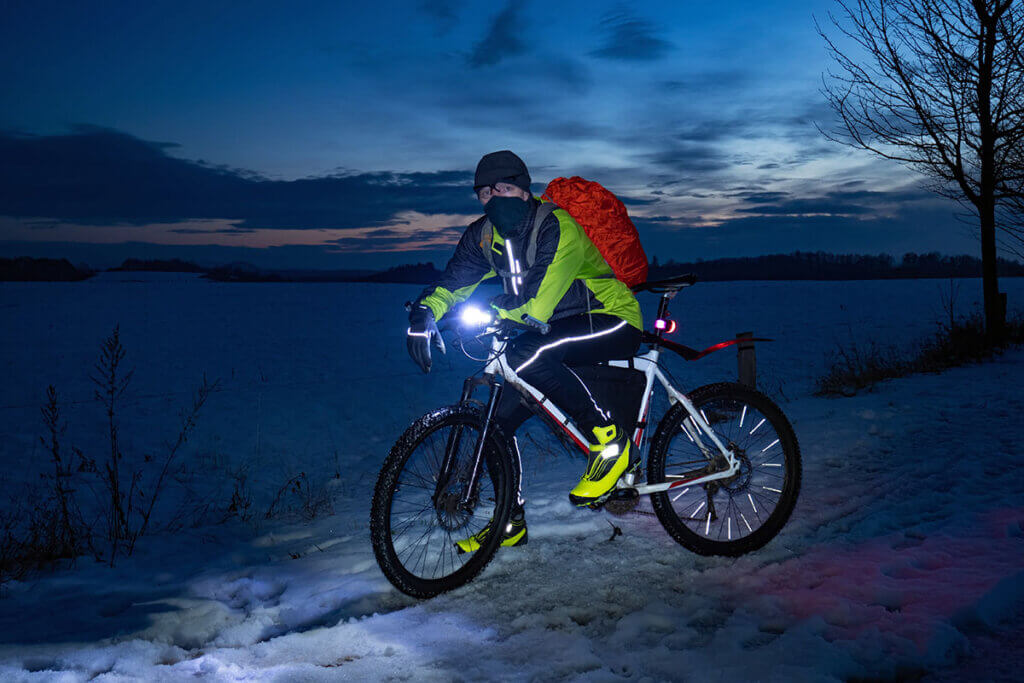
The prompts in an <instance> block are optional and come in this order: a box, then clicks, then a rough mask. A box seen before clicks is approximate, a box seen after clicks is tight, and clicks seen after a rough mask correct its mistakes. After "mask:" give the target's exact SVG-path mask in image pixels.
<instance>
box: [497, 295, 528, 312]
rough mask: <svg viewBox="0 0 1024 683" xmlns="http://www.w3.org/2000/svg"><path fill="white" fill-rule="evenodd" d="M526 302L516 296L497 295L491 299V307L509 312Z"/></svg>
mask: <svg viewBox="0 0 1024 683" xmlns="http://www.w3.org/2000/svg"><path fill="white" fill-rule="evenodd" d="M524 303H526V300H525V299H523V297H522V296H520V295H518V294H499V295H498V296H496V297H494V298H493V299H491V307H492V308H495V309H500V310H504V311H511V310H513V309H515V308H519V307H520V306H522V305H523V304H524Z"/></svg>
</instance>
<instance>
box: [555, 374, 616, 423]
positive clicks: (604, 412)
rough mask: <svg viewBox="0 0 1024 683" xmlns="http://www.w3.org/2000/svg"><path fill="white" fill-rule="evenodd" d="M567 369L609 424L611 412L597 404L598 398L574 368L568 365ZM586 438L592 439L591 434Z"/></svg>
mask: <svg viewBox="0 0 1024 683" xmlns="http://www.w3.org/2000/svg"><path fill="white" fill-rule="evenodd" d="M565 369H566V370H568V371H569V372H571V373H572V376H573V377H575V378H576V379H578V380H579V381H580V384H582V385H583V389H584V391H586V392H587V396H589V397H590V402H591V403H593V404H594V408H595V409H596V410H597V412H598V413H599V414H600V415H601V417H602V418H604V421H605V422H607V421H609V420H611V413H609V412H608V411H607V410H605V409H604V408H602V407H601V406H599V405H598V404H597V399H596V398H594V394H592V393H591V392H590V387H588V386H587V383H586V382H584V381H583V378H581V377H580V376H579V375H577V374H576V373H575V372H574V371H573V369H572V368H570V367H569V366H568V365H566V366H565ZM581 428H582V425H581ZM584 436H586V437H587V438H588V439H589V438H590V435H589V434H584Z"/></svg>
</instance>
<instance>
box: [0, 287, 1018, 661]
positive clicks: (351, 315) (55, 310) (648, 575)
mask: <svg viewBox="0 0 1024 683" xmlns="http://www.w3.org/2000/svg"><path fill="white" fill-rule="evenodd" d="M1001 284H1002V288H1003V289H1004V290H1006V291H1008V292H1009V301H1010V304H1011V309H1014V307H1015V305H1016V306H1019V305H1020V302H1021V301H1022V300H1024V282H1021V281H1019V280H1009V279H1007V280H1004V281H1003V282H1002V283H1001ZM948 286H949V285H948V282H940V281H900V282H845V283H816V282H799V283H792V282H771V283H701V284H699V285H697V286H696V287H694V288H693V289H691V290H688V291H686V292H683V293H682V294H681V295H680V297H679V298H678V299H676V301H675V302H674V306H673V310H674V312H675V314H676V317H677V319H678V320H679V321H680V323H681V326H682V332H681V333H680V334H678V335H677V336H676V338H677V339H680V340H681V341H683V342H684V343H687V344H689V345H691V346H696V347H703V346H707V345H710V344H711V343H714V342H716V341H719V340H721V339H724V338H729V337H732V336H733V334H734V333H736V332H740V331H745V330H753V331H754V332H755V333H757V334H759V335H764V336H769V337H772V338H774V339H776V340H777V341H776V342H774V343H771V344H761V345H759V346H758V369H759V378H760V380H761V386H762V389H764V390H766V391H768V392H769V393H771V394H773V395H774V396H775V397H776V399H777V400H779V402H780V404H781V405H782V407H783V409H784V410H785V412H786V413H787V414H788V415H789V417H790V419H791V421H792V422H793V424H794V427H795V429H796V432H797V436H798V438H799V439H800V445H801V449H802V452H803V457H804V479H803V487H802V491H801V497H800V500H799V502H798V504H797V507H796V510H795V511H794V513H793V517H792V519H791V520H790V522H789V524H788V525H787V526H786V527H785V528H784V530H783V531H782V533H781V534H780V535H779V537H778V538H777V539H775V540H774V541H773V542H771V543H770V544H769V545H768V546H767V547H765V548H764V549H763V550H761V551H759V552H756V553H754V554H752V555H748V556H745V557H741V558H737V559H722V558H701V557H698V556H696V555H693V554H691V553H688V552H687V551H685V550H683V549H682V548H681V547H679V546H678V545H676V544H675V543H674V542H673V541H672V540H671V539H670V538H669V537H668V535H667V534H666V533H665V532H664V531H663V530H662V529H661V527H660V526H659V525H658V523H657V520H656V519H654V518H653V517H649V516H646V515H639V514H634V515H629V516H626V517H611V516H610V515H608V513H605V512H600V513H593V512H589V511H579V510H576V509H574V508H573V507H571V506H570V505H569V503H568V500H567V498H566V492H567V491H568V489H569V488H571V487H572V485H573V484H574V483H575V481H576V479H577V478H578V476H579V474H580V470H581V462H580V461H579V460H577V459H574V458H572V457H570V456H569V455H568V454H566V453H565V452H564V451H562V450H560V449H559V448H558V447H557V446H556V445H554V444H553V443H552V442H551V440H550V439H547V438H545V435H544V434H543V433H542V432H541V431H539V429H538V426H532V427H531V428H530V429H529V433H530V434H531V435H532V436H533V438H534V439H535V440H536V441H537V442H538V443H537V445H533V444H531V445H530V446H528V447H527V448H526V449H525V451H526V452H525V459H526V462H525V468H526V481H525V494H526V498H527V500H528V503H527V521H528V524H529V527H530V543H529V545H527V546H526V547H524V548H521V549H510V550H503V551H501V552H500V553H499V555H498V557H497V559H496V560H495V561H494V562H493V563H492V564H491V565H489V566H488V568H487V569H486V570H485V571H484V573H483V574H482V575H481V576H480V577H479V578H478V579H477V580H476V581H475V582H473V583H472V584H470V585H469V586H467V587H465V588H463V589H460V590H458V591H455V592H453V593H449V594H445V595H442V596H440V597H438V598H435V599H433V600H430V601H426V602H417V601H415V600H412V599H410V598H407V597H405V596H403V595H401V594H400V593H398V592H397V591H395V590H394V589H392V588H391V587H390V585H389V584H388V583H387V581H386V580H385V579H384V578H383V576H382V575H381V573H380V571H379V570H378V569H377V567H376V564H375V562H374V559H373V554H372V550H371V548H370V544H369V538H368V528H367V527H368V523H367V517H368V511H369V497H370V493H371V489H372V485H373V482H374V480H375V478H376V472H377V469H378V468H379V466H380V462H381V460H382V458H383V456H384V454H385V453H386V451H387V449H388V448H389V447H390V444H391V443H392V442H393V441H394V439H395V438H396V437H397V435H398V434H399V433H400V432H401V430H402V429H404V427H405V426H406V425H407V424H408V423H409V422H410V421H411V420H412V419H413V418H414V417H416V416H418V415H419V414H422V413H423V412H425V411H426V410H427V409H429V408H432V407H436V406H437V405H440V404H442V403H448V402H451V401H452V400H454V399H455V398H456V397H457V392H458V390H459V386H460V383H461V378H462V377H463V376H465V375H466V374H468V370H469V368H470V367H471V365H470V364H469V363H468V361H464V360H460V359H457V358H454V357H452V354H451V353H449V357H450V358H451V361H450V362H449V361H442V362H440V363H438V364H436V365H435V372H434V373H432V374H431V375H429V376H423V375H421V374H420V373H419V372H418V371H416V370H415V369H414V368H413V366H412V364H411V362H410V361H409V360H408V359H407V356H406V353H405V348H404V341H403V338H402V336H403V334H404V329H405V325H404V312H403V311H402V309H401V302H403V301H405V300H406V299H408V298H410V297H411V296H413V295H415V293H416V291H417V288H416V287H403V286H399V285H357V284H338V285H324V284H319V285H313V284H287V285H282V284H247V285H229V284H217V283H209V282H205V281H202V280H198V279H195V278H193V277H191V276H181V275H156V274H105V275H103V276H101V277H99V278H96V279H93V280H89V281H86V282H83V283H68V284H64V283H52V284H51V283H46V284H28V283H26V284H20V283H4V284H2V285H0V320H2V322H3V328H2V329H3V330H4V333H3V337H2V339H0V347H2V359H3V364H4V383H3V386H2V388H0V392H2V393H0V462H3V463H4V464H5V467H4V470H5V475H4V477H5V479H4V481H3V482H2V484H0V485H2V486H3V487H5V491H4V492H2V495H3V497H2V498H0V500H2V501H6V500H7V497H6V495H7V494H6V491H9V490H15V489H16V487H17V486H19V485H21V484H23V483H25V482H32V481H35V480H37V478H38V474H39V472H41V471H44V470H45V468H46V466H47V462H46V458H45V453H44V452H43V449H42V448H41V446H39V444H38V436H39V435H40V434H42V433H43V427H42V424H41V422H40V418H39V406H40V404H41V402H42V396H43V391H44V389H45V387H46V385H47V384H49V383H53V384H56V385H57V386H58V389H59V391H60V392H61V395H62V397H63V399H64V400H65V401H67V402H68V405H67V408H66V417H67V421H68V435H67V439H68V440H69V442H72V443H74V444H76V445H78V446H79V447H81V448H82V449H83V450H84V451H86V452H87V453H91V454H94V455H96V456H101V455H102V438H101V437H102V421H101V413H100V409H99V406H98V405H97V404H95V403H94V402H92V401H91V400H90V399H91V397H92V385H91V383H90V380H89V372H90V370H91V368H92V365H93V364H94V363H95V361H96V357H97V353H98V349H99V344H100V342H101V341H102V339H103V338H104V337H105V336H106V335H107V334H109V332H110V330H111V329H112V328H113V326H114V325H115V324H118V323H119V324H120V326H121V333H122V339H123V341H124V344H125V346H126V348H127V350H128V357H127V361H126V362H127V364H128V365H129V366H132V367H134V368H135V376H134V378H133V380H132V384H131V388H130V391H129V394H128V396H127V397H126V401H125V406H124V409H123V413H122V415H123V420H124V425H123V427H122V432H123V435H124V439H125V450H126V452H129V453H135V454H141V453H159V452H160V449H161V448H162V447H163V446H162V444H163V442H164V441H166V440H167V439H169V438H173V436H174V435H175V433H176V429H177V427H176V417H175V416H176V413H177V410H178V409H179V408H180V407H181V406H183V405H184V404H186V403H187V401H188V399H189V394H190V392H191V391H192V390H193V389H194V388H195V387H196V385H197V384H198V383H199V381H200V379H201V377H202V375H203V373H204V372H205V373H206V374H207V375H208V376H209V377H210V378H211V379H212V378H219V379H220V380H221V390H220V391H218V392H217V393H215V394H214V395H213V396H212V397H211V399H210V402H209V404H208V405H207V407H206V408H205V409H204V411H203V413H202V414H201V415H200V424H199V428H198V430H197V432H196V434H195V437H194V438H193V439H192V441H190V443H189V449H188V452H187V453H186V456H185V457H186V460H185V461H184V464H185V465H186V467H185V468H184V469H183V470H182V471H180V472H179V473H178V474H177V477H176V480H175V482H174V484H173V485H172V487H171V488H169V489H168V495H167V499H166V506H165V507H166V510H163V512H165V513H166V514H167V515H171V514H172V513H173V512H174V510H175V509H176V508H175V505H177V504H179V503H181V502H182V501H183V500H184V501H191V504H193V505H195V504H198V503H199V502H202V503H203V505H205V507H203V508H202V509H203V510H204V511H205V512H204V514H202V515H199V514H198V513H197V515H196V516H195V521H197V522H198V523H199V526H196V527H191V526H188V525H186V528H183V529H181V530H180V531H178V532H176V533H161V534H155V535H151V536H148V537H146V538H145V539H144V540H143V542H142V543H141V545H140V548H139V549H138V550H137V552H136V554H135V555H134V556H133V557H131V558H121V559H120V560H119V561H118V563H117V565H116V566H115V567H114V568H109V567H107V566H105V565H99V564H96V563H95V562H93V561H91V560H89V559H88V558H81V559H79V561H78V562H77V565H76V567H74V568H73V569H69V570H64V571H59V572H56V573H52V574H49V575H45V576H37V577H34V578H32V579H31V580H29V581H25V582H20V583H13V584H9V585H8V586H6V587H5V588H4V593H3V594H2V596H0V643H2V644H0V679H3V680H15V681H21V680H67V681H80V680H82V681H84V680H91V679H94V678H95V679H97V680H111V681H112V680H136V679H144V680H183V679H191V678H193V677H195V676H205V677H208V678H209V679H210V680H241V679H247V680H282V681H285V680H287V681H290V680H336V679H343V680H377V679H398V680H478V679H482V678H500V679H526V680H534V679H539V680H548V679H555V680H588V681H614V680H636V681H640V680H666V679H671V680H693V681H733V680H779V681H794V680H796V681H799V680H808V681H818V680H846V679H850V678H882V679H885V678H889V679H898V678H902V677H917V676H922V675H923V676H924V680H932V681H954V680H964V679H967V678H971V679H975V680H979V679H980V680H986V679H999V678H1002V679H1005V680H1013V679H1014V677H1020V676H1021V675H1022V674H1021V669H1020V668H1019V666H1020V665H1024V661H1022V657H1021V645H1020V643H1019V642H1018V636H1019V633H1020V631H1021V629H1022V627H1024V477H1022V475H1021V472H1022V471H1024V469H1022V467H1024V448H1022V447H1021V445H1020V427H1019V425H1020V418H1019V416H1020V415H1021V414H1024V398H1022V397H1021V395H1020V392H1019V385H1020V384H1021V381H1022V380H1024V351H1013V352H1010V353H1007V354H1005V355H1004V356H1003V357H1001V358H1000V359H999V360H998V361H996V362H993V363H987V364H984V365H978V366H972V367H964V368H957V369H954V370H951V371H949V372H946V373H944V374H942V375H923V376H915V377H909V378H904V379H900V380H896V381H890V382H887V383H885V384H883V385H881V386H879V387H878V388H877V389H876V390H875V391H873V392H870V393H866V394H863V395H860V396H856V397H853V398H843V399H822V398H815V397H813V396H811V395H810V389H811V386H812V383H813V380H814V378H815V377H817V376H818V375H819V374H821V372H822V370H823V369H824V367H825V356H826V353H827V352H828V351H829V350H831V349H833V348H834V347H835V345H836V343H837V342H839V341H842V340H844V339H847V338H848V337H850V336H851V335H852V337H853V338H855V339H856V340H857V341H859V342H862V343H867V342H870V341H878V342H881V343H897V344H899V343H903V342H907V341H909V340H912V339H915V338H917V337H919V336H921V335H923V334H927V333H928V332H930V331H931V330H932V329H934V324H935V322H936V321H937V320H940V319H941V318H942V317H943V315H944V314H943V307H942V303H941V302H942V297H943V292H946V294H947V295H948ZM979 298H980V284H979V283H978V282H977V281H963V284H962V285H961V289H960V292H959V295H958V297H957V302H956V305H957V309H958V310H962V311H965V312H966V310H968V309H969V308H970V307H972V305H973V303H972V302H975V301H977V300H978V299H979ZM645 303H646V304H648V305H649V304H653V303H654V297H652V296H650V295H647V297H646V301H645ZM1018 310H1019V309H1018ZM647 312H648V313H649V312H650V307H649V306H648V309H647ZM671 369H672V370H673V372H674V374H675V375H676V376H677V377H678V378H679V379H680V380H681V381H683V382H684V383H685V385H686V386H688V387H691V388H692V387H696V386H698V385H700V384H703V383H706V382H709V381H714V380H719V379H724V378H731V377H734V376H735V373H736V363H735V355H734V354H732V353H729V352H724V353H719V354H714V355H712V356H710V357H709V358H707V359H704V360H702V361H700V362H699V363H696V364H691V365H689V366H686V364H684V363H682V362H681V361H679V362H676V363H674V365H672V366H671ZM240 472H244V474H245V476H246V484H247V486H248V487H249V491H250V493H251V496H252V499H253V500H254V504H253V506H254V509H255V510H256V514H255V515H254V518H253V519H251V520H250V521H248V522H242V521H239V520H237V519H234V520H229V521H228V522H227V523H225V524H211V523H210V521H211V520H213V519H215V518H216V517H217V516H218V514H221V516H223V513H224V511H225V510H226V507H227V504H228V502H229V500H228V499H229V498H230V494H231V492H232V487H233V486H234V485H236V484H237V482H238V481H239V479H238V477H239V473H240ZM302 472H304V473H306V474H307V481H308V482H309V485H311V486H313V487H315V488H317V493H318V494H319V495H320V497H321V498H323V499H325V500H328V501H329V502H330V503H331V506H332V508H333V514H323V515H320V516H318V517H316V518H315V519H313V520H312V521H305V520H302V519H301V515H300V512H301V503H302V497H301V496H299V495H294V494H288V495H287V496H286V498H285V499H282V500H281V503H280V507H283V508H285V509H290V510H292V514H289V515H284V516H283V517H275V518H274V519H271V520H263V519H262V513H263V511H264V510H265V509H266V507H267V505H268V503H269V501H271V500H272V499H273V498H274V496H275V495H276V493H277V491H278V490H279V489H280V487H281V485H282V484H283V483H284V482H286V481H288V480H289V479H290V478H292V477H294V476H296V475H298V474H299V473H302ZM336 474H337V475H339V476H335V475H336ZM186 492H188V493H187V495H186ZM612 523H613V524H615V525H617V526H618V527H620V528H621V529H622V531H623V535H621V536H618V537H616V538H615V539H614V540H609V539H610V538H611V525H610V524H612Z"/></svg>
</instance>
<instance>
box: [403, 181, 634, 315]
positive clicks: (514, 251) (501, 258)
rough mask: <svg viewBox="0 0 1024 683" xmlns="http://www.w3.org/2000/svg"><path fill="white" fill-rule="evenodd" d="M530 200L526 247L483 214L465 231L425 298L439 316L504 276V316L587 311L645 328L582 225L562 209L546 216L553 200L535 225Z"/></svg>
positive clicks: (623, 287) (629, 293) (627, 292)
mask: <svg viewBox="0 0 1024 683" xmlns="http://www.w3.org/2000/svg"><path fill="white" fill-rule="evenodd" d="M530 202H531V205H532V206H531V212H530V214H529V215H528V216H527V218H526V220H527V221H528V223H527V225H529V226H531V227H533V228H534V230H533V231H532V232H533V233H534V235H533V237H532V238H531V230H524V231H523V232H524V235H523V237H522V238H521V240H522V242H524V243H523V244H518V243H516V242H515V241H514V240H507V239H505V238H504V237H502V235H501V234H500V232H499V231H498V229H496V228H492V227H491V223H490V221H489V220H487V217H486V216H481V217H480V218H478V219H477V220H475V221H473V223H471V224H470V225H469V227H468V228H466V231H465V232H464V233H463V234H462V238H461V239H460V240H459V244H458V246H457V247H456V248H455V254H454V255H453V256H452V258H451V260H450V261H448V265H447V266H446V267H445V270H444V274H443V275H442V276H441V278H440V280H438V281H437V282H436V283H435V284H433V285H431V286H430V287H427V288H426V289H425V290H423V293H422V294H421V295H420V299H419V301H421V302H422V303H424V304H426V305H427V306H429V307H430V310H431V311H433V313H434V317H435V318H436V319H438V320H440V319H441V317H442V316H443V315H444V314H445V313H447V312H448V311H449V310H450V309H451V308H452V306H454V305H455V304H457V303H459V302H460V301H464V300H465V299H466V298H468V297H469V295H470V294H472V293H473V290H475V289H476V287H477V285H479V284H480V283H481V282H483V281H484V280H487V279H488V278H493V277H501V279H502V284H503V286H504V288H505V293H506V294H507V295H509V296H506V297H502V302H503V304H504V306H503V307H502V308H500V309H499V313H500V315H501V316H502V317H505V318H509V319H512V320H517V321H518V320H522V316H523V314H529V315H531V316H533V317H534V318H537V319H538V320H541V321H543V322H548V321H551V320H558V319H560V318H567V317H569V316H574V315H579V314H581V313H587V312H588V311H589V312H590V313H607V314H609V315H614V316H616V317H619V318H622V319H623V320H625V321H626V322H628V323H629V324H630V325H632V326H633V327H636V328H637V329H643V318H642V316H641V314H640V304H639V303H637V300H636V297H634V296H633V292H632V291H630V289H629V287H627V286H626V285H625V284H624V283H622V282H621V281H619V280H617V279H615V274H614V273H613V272H612V269H611V266H609V265H608V263H607V262H606V261H605V260H604V257H603V256H602V255H601V252H600V251H599V250H598V248H597V247H596V246H594V243H593V242H591V241H590V238H589V237H587V234H586V232H584V230H583V228H581V227H580V226H579V224H578V223H577V222H576V221H575V220H574V219H573V217H572V216H570V215H569V213H568V212H567V211H565V210H564V209H560V208H555V209H554V210H553V211H550V213H548V211H547V209H548V208H549V207H550V206H551V205H550V204H549V203H545V207H544V209H541V211H542V214H543V213H547V214H548V215H547V216H546V217H544V218H543V220H542V221H541V222H540V224H539V225H535V224H534V218H535V217H536V216H537V213H536V212H537V210H538V209H539V208H540V207H541V202H540V200H538V199H537V198H533V199H531V200H530ZM531 242H534V243H535V246H534V245H533V244H531ZM531 247H533V248H531ZM485 250H486V251H485ZM510 253H511V258H510ZM528 256H532V258H531V259H528V258H527V257H528ZM517 265H518V266H519V267H518V268H517V267H516V266H517ZM517 271H518V272H517Z"/></svg>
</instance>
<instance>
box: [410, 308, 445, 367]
mask: <svg viewBox="0 0 1024 683" xmlns="http://www.w3.org/2000/svg"><path fill="white" fill-rule="evenodd" d="M431 344H434V346H436V347H437V348H438V349H440V350H441V353H444V339H442V338H441V333H440V332H438V331H437V323H436V322H434V313H433V311H431V310H430V308H428V307H427V306H424V305H423V304H414V305H413V307H412V310H410V311H409V329H408V331H407V332H406V337H405V345H406V348H408V349H409V355H410V356H411V357H412V359H413V361H415V363H416V365H418V366H420V370H422V371H423V372H430V345H431Z"/></svg>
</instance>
